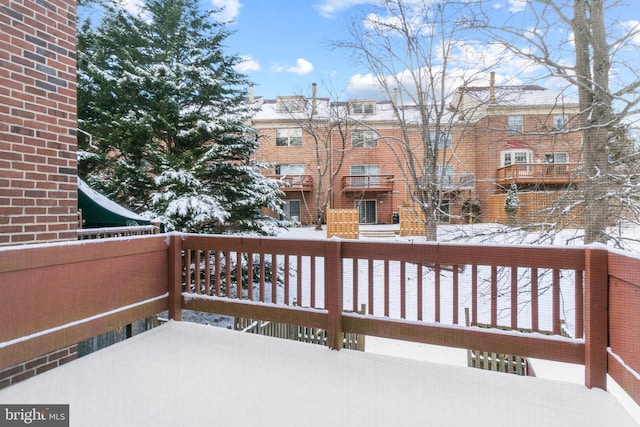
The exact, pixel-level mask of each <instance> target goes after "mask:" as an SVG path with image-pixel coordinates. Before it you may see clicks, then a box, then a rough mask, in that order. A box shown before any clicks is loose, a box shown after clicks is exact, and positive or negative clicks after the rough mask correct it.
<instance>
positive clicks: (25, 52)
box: [0, 0, 77, 245]
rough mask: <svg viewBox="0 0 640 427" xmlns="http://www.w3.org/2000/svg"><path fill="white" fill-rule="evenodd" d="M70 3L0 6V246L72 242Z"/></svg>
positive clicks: (20, 0) (11, 1)
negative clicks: (58, 241)
mask: <svg viewBox="0 0 640 427" xmlns="http://www.w3.org/2000/svg"><path fill="white" fill-rule="evenodd" d="M76 128H77V115H76V0H8V1H4V2H2V4H1V5H0V245H11V244H22V243H28V242H47V241H55V240H67V239H75V238H76V229H77V184H76V175H77V159H76V146H77V142H76Z"/></svg>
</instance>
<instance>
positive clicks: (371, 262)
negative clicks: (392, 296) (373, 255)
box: [368, 259, 373, 314]
mask: <svg viewBox="0 0 640 427" xmlns="http://www.w3.org/2000/svg"><path fill="white" fill-rule="evenodd" d="M368 261H369V262H368V273H369V274H368V276H369V277H368V280H369V314H373V260H372V259H370V260H368Z"/></svg>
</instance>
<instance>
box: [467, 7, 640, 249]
mask: <svg viewBox="0 0 640 427" xmlns="http://www.w3.org/2000/svg"><path fill="white" fill-rule="evenodd" d="M611 3H612V4H611V5H610V6H608V5H607V4H606V2H605V1H604V0H534V1H530V2H526V3H523V4H526V9H525V10H524V11H522V12H521V13H518V14H516V15H514V16H513V17H512V18H511V19H510V20H508V21H507V22H505V23H502V22H501V23H499V24H498V23H496V20H495V14H494V13H493V12H492V11H489V12H488V13H485V12H484V11H481V12H480V14H479V15H478V16H477V17H476V20H475V21H474V23H473V26H474V27H475V28H476V29H479V30H481V31H484V32H485V33H486V34H487V35H488V36H489V37H490V39H492V40H493V41H494V42H495V43H498V44H501V45H502V46H503V47H504V48H506V49H507V50H509V51H511V52H513V53H514V54H516V55H518V56H520V57H523V58H526V59H528V60H530V61H532V62H533V63H535V64H538V65H542V66H544V67H546V69H547V70H549V72H550V75H551V76H552V77H559V78H562V79H564V80H565V81H566V82H567V83H568V84H569V85H570V87H571V88H573V89H574V90H575V92H577V96H578V104H579V109H580V115H579V120H580V123H579V132H581V134H582V139H583V153H582V158H583V162H584V165H583V171H582V172H583V176H584V179H585V183H584V185H582V186H581V189H582V191H581V193H580V194H579V195H578V196H577V197H578V199H580V201H581V203H580V206H581V207H582V209H583V212H584V222H585V236H584V241H585V243H591V242H601V243H607V241H608V240H610V238H611V236H610V235H609V233H608V231H607V227H608V225H609V224H610V222H611V220H612V217H611V205H612V203H613V204H614V205H616V206H617V207H620V204H625V203H631V204H630V205H628V206H626V208H623V209H616V211H617V212H625V213H626V214H629V213H633V212H635V211H636V210H637V207H634V206H633V204H634V203H637V197H630V198H627V197H621V196H622V195H624V194H627V193H629V192H630V193H632V194H633V193H635V194H637V192H638V185H637V182H638V179H637V175H635V176H636V177H635V178H633V177H629V176H627V178H631V179H626V178H625V179H621V177H620V174H619V172H620V171H622V170H625V171H627V172H628V173H631V174H637V168H636V167H630V166H629V163H630V162H631V163H633V162H635V158H636V156H635V155H626V156H619V157H618V158H617V159H615V160H614V159H612V149H613V148H614V147H619V144H620V141H621V139H620V135H621V133H623V134H624V133H626V131H625V130H624V129H626V128H627V126H629V125H630V124H631V121H630V120H631V118H632V117H633V116H634V115H636V114H637V113H638V103H639V102H640V79H639V75H638V68H637V62H636V63H635V64H636V65H634V63H633V61H635V56H637V47H638V46H637V39H638V36H639V35H640V25H639V24H638V23H637V21H628V22H624V21H622V20H621V16H620V14H619V12H620V9H618V10H616V9H615V8H614V6H616V7H619V6H621V4H620V3H618V2H611ZM480 6H481V5H480ZM616 12H618V16H616ZM523 14H524V17H525V19H523ZM516 21H517V23H516V24H514V23H513V22H516ZM523 22H526V23H527V24H526V25H527V27H526V28H523V24H522V23H523ZM558 34H560V35H561V37H558ZM634 40H635V41H634ZM634 43H635V44H634ZM631 49H633V50H631ZM634 51H635V52H636V53H635V54H634V53H633V52H634ZM626 141H627V142H628V141H629V140H628V139H626ZM630 146H631V144H627V148H629V147H630ZM613 151H615V149H614V150H613ZM615 162H617V164H615ZM613 200H615V202H613ZM636 218H637V217H636ZM617 219H618V220H620V218H617ZM636 221H637V219H636Z"/></svg>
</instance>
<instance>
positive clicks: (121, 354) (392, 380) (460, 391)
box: [0, 322, 637, 427]
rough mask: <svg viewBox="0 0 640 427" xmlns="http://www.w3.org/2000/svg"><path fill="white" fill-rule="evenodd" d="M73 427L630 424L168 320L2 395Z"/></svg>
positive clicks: (519, 394) (593, 410)
mask: <svg viewBox="0 0 640 427" xmlns="http://www.w3.org/2000/svg"><path fill="white" fill-rule="evenodd" d="M0 402H1V403H6V404H8V403H21V404H25V403H28V404H56V403H61V404H69V405H70V420H71V425H72V426H77V427H85V426H94V427H99V426H110V427H111V426H122V427H126V426H136V427H138V426H143V425H148V426H160V427H161V426H167V427H169V426H170V427H175V426H212V425H216V426H243V427H250V426H278V427H282V426H302V425H304V426H343V425H344V426H385V427H387V426H456V427H457V426H463V425H482V426H508V425H518V426H555V425H562V426H581V427H584V426H603V425H616V426H619V427H622V426H637V424H636V423H635V422H634V421H633V419H632V418H631V417H630V416H629V415H628V414H627V412H626V411H625V410H624V409H623V408H622V406H621V405H620V404H619V402H618V401H617V400H616V399H615V398H614V397H613V396H612V395H611V394H610V393H607V392H604V391H602V390H597V389H591V390H589V389H587V388H585V387H584V386H581V385H578V384H571V383H566V382H555V381H550V380H544V379H540V378H524V377H518V376H515V375H507V374H500V373H494V372H487V371H482V370H477V369H470V368H466V367H461V366H452V365H444V364H437V363H429V362H424V361H420V360H412V359H405V358H399V357H391V356H384V355H379V354H372V353H362V352H357V351H348V350H343V351H330V350H328V349H327V348H325V347H321V346H317V345H312V344H303V343H298V342H293V341H286V340H280V339H275V338H268V337H263V336H258V335H251V334H242V333H239V332H234V331H229V330H226V329H222V328H215V327H210V326H204V325H198V324H193V323H188V322H169V323H167V324H165V325H163V326H161V327H159V328H156V329H154V330H152V331H149V332H146V333H143V334H141V335H138V336H136V337H134V338H132V339H129V340H127V341H124V342H121V343H119V344H116V345H113V346H111V347H108V348H106V349H104V350H101V351H99V352H96V353H93V354H91V355H89V356H86V357H83V358H81V359H78V360H77V361H75V362H72V363H69V364H67V365H64V366H61V367H59V368H56V369H53V370H51V371H48V372H46V373H44V374H41V375H38V376H37V377H34V378H31V379H29V380H26V381H23V382H21V383H18V384H16V385H14V386H11V387H8V388H5V389H3V390H0Z"/></svg>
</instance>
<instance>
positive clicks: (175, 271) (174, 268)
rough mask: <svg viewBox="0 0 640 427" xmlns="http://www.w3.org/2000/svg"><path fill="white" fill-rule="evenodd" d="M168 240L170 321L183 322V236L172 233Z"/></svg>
mask: <svg viewBox="0 0 640 427" xmlns="http://www.w3.org/2000/svg"><path fill="white" fill-rule="evenodd" d="M167 238H168V239H169V250H168V251H167V265H168V271H167V274H168V276H169V277H168V281H167V282H168V284H169V319H174V320H182V236H181V235H180V234H177V233H172V234H170V235H169V236H168V237H167Z"/></svg>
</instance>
